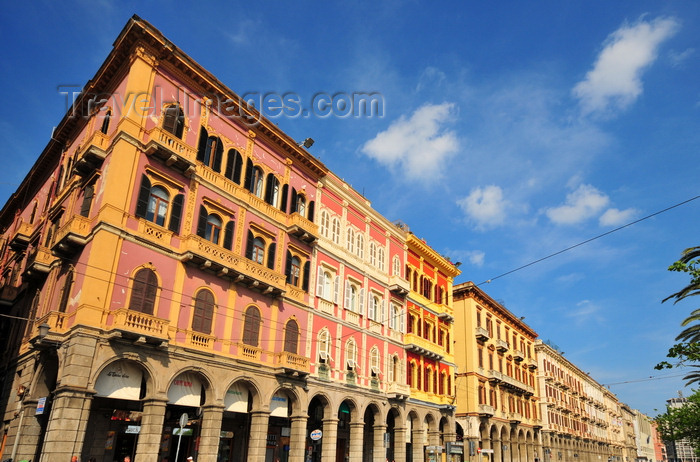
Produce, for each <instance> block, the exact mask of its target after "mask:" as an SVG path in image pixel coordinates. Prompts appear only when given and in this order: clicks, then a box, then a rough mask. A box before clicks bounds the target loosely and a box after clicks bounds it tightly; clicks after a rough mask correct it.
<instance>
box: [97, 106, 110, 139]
mask: <svg viewBox="0 0 700 462" xmlns="http://www.w3.org/2000/svg"><path fill="white" fill-rule="evenodd" d="M111 118H112V110H111V109H109V110H107V112H106V113H105V118H104V119H102V127H100V131H101V132H102V133H103V134H105V135H106V134H107V132H108V131H109V121H110V119H111Z"/></svg>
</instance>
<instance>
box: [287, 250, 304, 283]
mask: <svg viewBox="0 0 700 462" xmlns="http://www.w3.org/2000/svg"><path fill="white" fill-rule="evenodd" d="M300 273H301V260H299V257H292V258H291V260H290V261H289V274H288V275H287V283H288V284H291V285H293V286H296V285H299V274H300Z"/></svg>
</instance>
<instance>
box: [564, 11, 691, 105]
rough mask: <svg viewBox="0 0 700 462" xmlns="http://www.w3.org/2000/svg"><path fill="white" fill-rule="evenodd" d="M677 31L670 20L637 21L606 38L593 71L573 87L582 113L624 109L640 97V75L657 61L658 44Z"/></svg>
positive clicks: (674, 21)
mask: <svg viewBox="0 0 700 462" xmlns="http://www.w3.org/2000/svg"><path fill="white" fill-rule="evenodd" d="M677 29H678V23H677V21H676V20H675V19H673V18H657V19H654V20H653V21H643V20H640V21H639V22H638V23H636V24H632V25H627V24H625V25H623V26H622V27H620V28H619V29H618V30H616V31H615V32H613V33H612V34H610V35H609V36H608V38H607V39H606V41H605V47H604V48H603V50H602V51H601V52H600V54H599V55H598V59H597V60H596V62H595V64H594V66H593V69H592V70H590V71H589V72H588V73H587V74H586V78H585V79H584V80H583V81H581V82H579V83H578V84H576V86H575V87H574V89H573V93H574V96H576V97H577V98H579V100H580V104H581V109H582V111H583V113H584V114H590V113H600V114H604V113H607V112H610V111H611V110H614V109H618V110H620V109H625V108H626V107H627V106H629V105H630V104H631V103H632V102H634V101H635V100H636V99H637V97H639V95H641V94H642V81H641V76H642V73H643V71H644V70H645V69H646V68H648V67H649V66H650V65H651V64H652V63H653V62H654V61H655V60H656V58H657V55H658V53H657V52H658V48H659V45H660V44H661V43H662V42H663V41H664V40H666V39H668V38H669V37H671V36H672V35H673V34H675V33H676V31H677Z"/></svg>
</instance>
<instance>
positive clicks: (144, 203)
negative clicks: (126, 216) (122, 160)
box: [136, 175, 151, 218]
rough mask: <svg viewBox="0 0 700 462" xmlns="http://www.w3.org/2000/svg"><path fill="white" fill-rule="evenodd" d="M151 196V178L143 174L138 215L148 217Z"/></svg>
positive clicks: (137, 209) (137, 203)
mask: <svg viewBox="0 0 700 462" xmlns="http://www.w3.org/2000/svg"><path fill="white" fill-rule="evenodd" d="M150 197H151V180H149V179H148V177H147V176H146V175H141V189H139V198H138V200H137V201H136V216H137V217H141V218H146V212H147V211H148V199H149V198H150Z"/></svg>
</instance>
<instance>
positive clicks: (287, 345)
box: [284, 319, 299, 354]
mask: <svg viewBox="0 0 700 462" xmlns="http://www.w3.org/2000/svg"><path fill="white" fill-rule="evenodd" d="M298 350H299V324H297V322H296V321H295V320H294V319H290V320H289V321H287V324H286V325H285V326H284V351H286V352H289V353H294V354H297V351H298Z"/></svg>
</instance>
